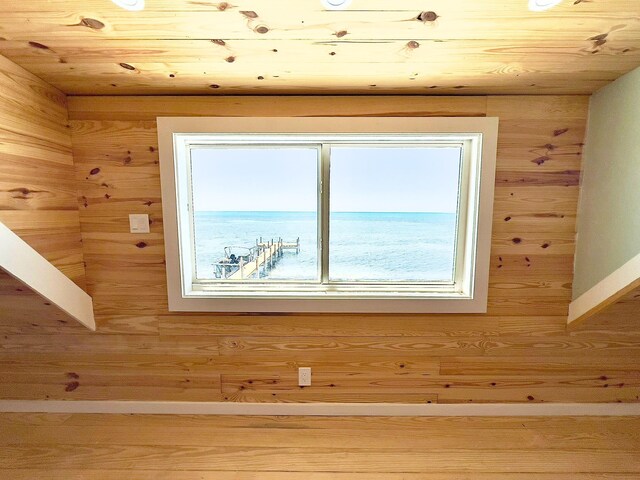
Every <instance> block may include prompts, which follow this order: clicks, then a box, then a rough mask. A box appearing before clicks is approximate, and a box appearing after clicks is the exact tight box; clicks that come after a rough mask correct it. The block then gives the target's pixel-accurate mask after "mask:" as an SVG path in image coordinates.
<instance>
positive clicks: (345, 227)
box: [194, 212, 456, 281]
mask: <svg viewBox="0 0 640 480" xmlns="http://www.w3.org/2000/svg"><path fill="white" fill-rule="evenodd" d="M194 223H195V238H196V263H197V277H198V278H199V279H213V278H215V276H214V267H213V266H212V264H213V263H215V262H217V261H218V260H220V259H222V258H223V257H224V248H225V247H227V246H238V247H251V246H253V245H255V242H256V239H258V238H260V237H262V239H263V240H265V241H266V240H270V239H272V238H273V239H276V240H277V239H278V238H279V237H281V238H282V239H283V240H284V241H285V242H295V241H296V239H297V238H298V237H300V253H298V254H296V253H295V250H286V251H285V253H284V255H283V256H282V257H281V258H280V259H279V260H278V261H277V262H276V264H275V266H274V267H273V268H272V269H271V270H270V271H267V272H266V273H265V274H261V279H262V280H266V281H268V280H316V279H317V275H318V246H317V236H318V235H317V217H316V213H315V212H196V214H195V222H194ZM330 225H331V234H330V242H329V251H330V255H329V264H330V278H331V279H333V280H346V281H367V280H371V281H451V280H452V275H453V274H452V272H453V259H454V244H455V234H456V215H455V214H445V213H412V212H410V213H409V212H393V213H387V212H384V213H379V212H367V213H332V214H331V218H330Z"/></svg>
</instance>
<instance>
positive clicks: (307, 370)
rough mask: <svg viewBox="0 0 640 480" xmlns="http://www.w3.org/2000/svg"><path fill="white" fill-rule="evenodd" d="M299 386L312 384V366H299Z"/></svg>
mask: <svg viewBox="0 0 640 480" xmlns="http://www.w3.org/2000/svg"><path fill="white" fill-rule="evenodd" d="M298 386H300V387H310V386H311V367H300V368H298Z"/></svg>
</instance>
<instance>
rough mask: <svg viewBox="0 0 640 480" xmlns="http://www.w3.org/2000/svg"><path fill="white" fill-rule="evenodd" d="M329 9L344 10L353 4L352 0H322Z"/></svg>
mask: <svg viewBox="0 0 640 480" xmlns="http://www.w3.org/2000/svg"><path fill="white" fill-rule="evenodd" d="M320 3H322V6H323V7H324V8H326V9H327V10H344V9H345V8H347V7H348V6H349V5H351V0H320Z"/></svg>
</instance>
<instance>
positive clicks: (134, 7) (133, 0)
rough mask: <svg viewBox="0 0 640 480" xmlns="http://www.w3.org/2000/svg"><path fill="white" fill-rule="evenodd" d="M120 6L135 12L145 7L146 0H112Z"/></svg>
mask: <svg viewBox="0 0 640 480" xmlns="http://www.w3.org/2000/svg"><path fill="white" fill-rule="evenodd" d="M111 1H112V2H113V3H115V4H116V5H118V6H119V7H120V8H124V9H125V10H131V11H134V12H137V11H140V10H142V9H144V0H111Z"/></svg>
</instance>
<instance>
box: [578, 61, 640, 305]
mask: <svg viewBox="0 0 640 480" xmlns="http://www.w3.org/2000/svg"><path fill="white" fill-rule="evenodd" d="M638 254H640V68H637V69H636V70H634V71H632V72H630V73H628V74H626V75H624V76H623V77H620V78H619V79H618V80H616V81H615V82H613V83H611V84H609V85H607V86H606V87H604V88H602V89H601V90H599V91H597V92H596V93H595V94H594V95H593V96H592V98H591V105H590V110H589V123H588V129H587V138H586V141H585V149H584V155H583V176H582V189H581V193H580V206H579V209H578V238H577V247H576V258H575V269H574V283H573V298H574V299H576V298H578V297H580V295H582V294H584V293H585V292H587V291H588V290H589V289H591V288H592V287H594V286H595V285H596V284H598V283H599V282H601V281H602V280H603V279H605V277H607V276H609V275H611V274H612V273H613V272H614V271H616V270H618V269H620V268H621V267H622V266H623V265H624V264H626V263H627V262H629V261H630V260H631V259H633V258H634V257H636V256H637V255H638ZM638 277H640V272H638Z"/></svg>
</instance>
